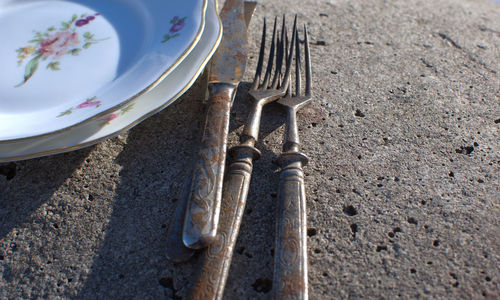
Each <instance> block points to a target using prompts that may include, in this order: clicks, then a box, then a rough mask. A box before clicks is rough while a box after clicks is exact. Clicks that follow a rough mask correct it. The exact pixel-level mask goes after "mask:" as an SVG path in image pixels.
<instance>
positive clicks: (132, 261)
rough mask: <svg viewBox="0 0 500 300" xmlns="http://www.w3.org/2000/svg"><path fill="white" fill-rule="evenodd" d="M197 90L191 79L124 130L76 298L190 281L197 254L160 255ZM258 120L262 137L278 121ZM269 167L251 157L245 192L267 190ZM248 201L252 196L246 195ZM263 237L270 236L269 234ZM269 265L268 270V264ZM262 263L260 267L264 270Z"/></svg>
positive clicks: (190, 142)
mask: <svg viewBox="0 0 500 300" xmlns="http://www.w3.org/2000/svg"><path fill="white" fill-rule="evenodd" d="M248 88H249V85H248V84H242V85H241V87H240V90H239V91H238V95H240V96H238V97H237V98H236V100H235V104H234V107H233V110H232V116H231V119H232V121H231V124H230V131H231V132H232V131H235V130H237V129H238V128H239V127H241V125H242V122H244V120H246V115H247V110H246V104H247V103H248V102H249V100H248V99H247V98H246V94H247V93H246V92H247V90H248ZM201 90H202V89H201V88H200V83H199V82H197V84H195V86H193V88H191V89H190V90H189V91H188V93H187V94H186V95H184V96H183V97H182V98H181V99H180V100H179V101H178V102H176V103H175V104H173V105H172V106H170V107H169V108H168V109H166V110H164V111H163V112H161V113H159V114H158V115H157V116H155V117H153V118H150V119H148V120H146V121H144V122H143V123H142V124H140V125H138V126H137V127H136V128H134V129H133V130H131V131H130V132H129V135H128V139H127V144H126V145H125V146H124V149H123V151H122V152H121V153H120V155H119V156H118V158H117V162H118V163H119V164H120V165H121V166H122V170H121V172H120V186H119V187H118V188H117V190H116V196H115V200H114V207H113V213H112V216H111V218H110V222H109V224H108V226H107V230H106V237H105V239H104V241H103V243H102V244H101V245H102V246H101V247H100V249H96V252H97V256H96V258H95V260H94V262H93V265H92V268H91V271H90V273H89V276H88V278H87V280H86V282H85V285H84V287H83V288H82V290H81V291H80V292H79V294H78V296H77V298H78V299H92V298H103V299H108V298H129V297H132V296H133V297H136V298H141V299H165V298H166V299H180V298H181V297H182V295H184V294H185V293H186V291H187V289H188V288H189V283H190V281H191V280H192V278H193V271H194V270H195V269H196V266H197V256H195V257H194V258H192V259H191V260H190V261H189V262H187V263H183V264H173V263H171V262H169V261H168V260H167V258H166V256H165V253H164V249H165V248H166V235H167V230H168V228H167V227H168V224H169V222H170V216H172V215H173V212H174V210H175V206H176V204H175V202H176V201H177V197H178V196H179V195H180V193H181V191H182V188H183V185H184V181H185V180H186V178H187V177H188V175H189V174H190V172H191V170H192V167H191V165H192V160H193V157H194V156H195V154H196V149H197V147H198V143H199V139H200V135H201V127H202V126H203V122H204V120H203V119H204V106H203V104H202V103H201V101H200V99H203V97H204V93H202V91H201ZM241 95H244V96H241ZM266 114H267V112H266ZM240 120H243V121H240ZM264 122H265V124H264ZM263 124H264V125H263V126H262V130H261V132H262V133H261V137H264V136H266V135H267V134H269V133H270V132H272V131H274V130H275V129H276V128H277V127H278V126H280V125H281V123H280V121H279V118H271V119H269V117H264V120H263ZM259 147H260V149H261V151H262V152H263V155H264V157H266V159H265V160H266V161H271V160H272V158H273V157H274V154H273V153H272V151H270V150H268V149H266V147H265V146H264V147H263V145H259ZM273 168H274V167H273V166H269V165H265V166H264V165H261V164H260V162H257V164H256V166H255V170H254V172H255V175H256V176H255V177H254V179H253V180H252V187H251V189H250V194H253V193H255V192H256V191H257V190H258V189H260V190H262V189H263V188H264V190H265V191H267V193H268V194H271V192H269V190H270V189H274V188H275V186H276V185H277V178H276V180H271V181H269V176H262V174H264V173H266V174H271V175H272V170H273ZM271 177H272V176H271ZM250 200H251V201H257V200H258V199H255V197H253V196H251V195H250V197H249V201H250ZM269 205H274V204H272V203H269V204H266V205H260V204H258V203H253V204H249V206H252V207H262V208H265V209H268V208H269ZM252 210H253V211H254V212H251V213H250V214H248V215H249V217H250V216H252V217H253V216H256V217H259V215H265V213H263V212H262V211H261V209H260V208H259V209H256V208H253V209H252ZM246 219H248V218H246ZM261 221H262V222H264V223H266V225H265V226H264V227H263V228H265V230H266V235H267V236H269V235H270V234H271V233H270V232H269V231H273V230H274V227H273V225H272V224H273V223H272V219H271V218H268V217H267V216H266V219H265V220H261ZM243 223H245V220H243ZM267 223H269V224H267ZM268 225H269V226H268ZM243 227H245V224H243V226H242V228H243ZM243 234H245V235H249V234H251V233H250V232H245V233H243ZM268 243H269V244H272V243H273V239H272V235H270V239H269V241H268ZM266 247H267V248H268V247H269V245H266ZM266 253H268V254H269V253H270V252H269V251H267V252H266ZM269 256H270V254H269ZM271 259H272V258H271ZM254 263H255V265H254V266H253V267H254V268H262V265H261V263H260V262H254ZM244 267H245V266H243V265H241V264H240V265H239V266H235V268H239V269H242V268H244ZM268 268H272V266H271V267H268ZM269 270H271V272H272V269H269ZM269 270H268V269H266V272H267V271H269ZM270 276H272V273H271V275H270Z"/></svg>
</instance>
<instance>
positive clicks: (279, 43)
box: [271, 15, 286, 89]
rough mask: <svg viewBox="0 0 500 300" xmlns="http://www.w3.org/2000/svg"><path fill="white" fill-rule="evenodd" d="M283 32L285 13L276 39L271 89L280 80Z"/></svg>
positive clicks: (284, 30)
mask: <svg viewBox="0 0 500 300" xmlns="http://www.w3.org/2000/svg"><path fill="white" fill-rule="evenodd" d="M285 32H286V25H285V15H283V24H282V26H281V34H280V37H278V40H277V46H278V49H277V51H276V67H275V68H274V78H273V82H272V84H271V87H272V88H273V89H276V88H277V87H278V85H279V84H280V80H281V75H282V73H281V69H282V67H283V56H284V52H285V50H284V46H285V43H284V37H285Z"/></svg>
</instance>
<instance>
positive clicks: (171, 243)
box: [166, 1, 257, 263]
mask: <svg viewBox="0 0 500 300" xmlns="http://www.w3.org/2000/svg"><path fill="white" fill-rule="evenodd" d="M256 5H257V2H254V1H245V3H244V11H245V25H246V28H247V29H248V25H249V24H250V20H251V19H252V16H253V13H254V11H255V7H256ZM191 178H192V177H191V176H189V180H188V181H187V182H186V185H185V186H184V190H183V192H182V195H181V197H180V199H179V201H178V203H177V207H176V210H175V212H174V215H173V216H172V218H171V220H170V226H169V229H168V233H167V249H166V250H167V251H166V252H167V257H168V259H169V260H171V261H173V262H176V263H179V262H184V261H187V260H188V259H189V258H191V257H192V256H193V254H194V252H195V250H193V249H191V248H187V247H186V246H185V245H184V242H183V240H182V238H183V237H182V236H183V226H184V217H185V215H186V207H187V203H188V197H189V195H190V193H189V192H190V189H191Z"/></svg>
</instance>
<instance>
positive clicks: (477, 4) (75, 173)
mask: <svg viewBox="0 0 500 300" xmlns="http://www.w3.org/2000/svg"><path fill="white" fill-rule="evenodd" d="M283 13H286V14H287V15H288V16H289V17H290V18H289V21H290V23H291V16H293V14H295V13H298V18H299V22H300V23H307V25H308V28H309V31H310V37H311V43H312V45H311V51H312V59H313V69H314V91H315V97H314V102H313V104H312V105H311V106H309V107H308V108H306V109H304V110H303V111H302V112H301V113H300V114H299V120H300V124H299V126H300V134H301V136H302V142H303V148H302V149H303V151H304V152H305V153H307V154H308V155H309V156H310V158H311V162H310V164H309V165H308V166H307V167H306V168H305V171H306V174H307V176H306V184H307V198H308V199H307V205H308V226H309V229H308V235H309V237H308V243H309V245H308V246H309V247H308V255H309V263H310V270H309V282H310V298H311V299H346V298H352V299H362V298H372V299H397V298H403V299H414V298H447V299H482V298H486V299H498V298H500V292H499V291H500V268H499V267H498V266H499V265H500V179H499V174H500V143H499V141H500V134H499V128H500V101H499V100H500V99H499V96H500V95H499V90H500V80H499V78H500V77H499V74H498V72H500V65H499V58H500V54H499V53H500V4H499V3H495V2H493V1H488V0H441V1H423V0H421V1H410V0H397V1H388V0H386V1H383V0H369V1H366V0H354V1H346V0H330V1H320V0H300V1H299V0H289V1H271V0H262V1H260V5H259V6H258V8H257V11H256V15H255V19H254V21H253V22H252V25H251V36H250V46H251V58H250V63H249V68H248V70H249V72H247V75H246V81H251V78H252V74H251V73H252V72H251V71H252V70H253V69H254V68H255V65H256V58H257V50H258V49H257V48H258V42H259V36H260V30H261V28H262V19H263V17H264V16H265V17H267V18H268V19H269V18H270V19H272V18H273V16H275V15H282V14H283ZM200 86H201V84H200V83H197V84H196V85H195V86H193V88H192V89H191V90H190V91H189V92H188V93H187V94H186V95H184V96H183V97H182V98H181V99H180V100H179V101H178V102H176V103H175V104H174V105H172V106H171V107H169V108H167V109H166V110H164V111H163V112H161V113H159V114H157V115H155V116H154V117H152V118H150V119H148V120H146V121H145V122H143V123H141V124H140V125H138V126H137V127H135V128H134V129H132V130H131V131H129V132H128V133H127V134H123V135H121V136H119V137H117V138H114V139H112V140H108V141H106V142H103V143H101V144H99V145H96V146H93V147H90V148H87V149H84V150H80V151H75V152H72V153H67V154H62V155H55V156H52V157H46V158H39V159H32V160H28V161H22V162H17V163H16V165H15V166H13V165H3V166H2V168H1V170H2V172H3V173H5V175H6V176H1V177H0V191H1V194H0V271H1V272H0V274H1V277H0V298H2V299H7V298H58V297H60V298H77V299H130V298H136V299H180V298H182V297H183V296H184V295H185V293H186V292H187V290H188V288H189V284H190V281H191V279H192V276H193V272H194V270H195V269H196V266H197V257H195V258H194V259H192V260H191V261H190V262H188V263H185V264H172V263H170V262H169V261H168V260H167V259H166V257H165V254H164V249H165V243H166V232H167V224H168V223H169V218H170V216H171V215H172V213H173V211H174V209H175V202H176V200H177V198H176V197H178V195H179V194H180V192H181V189H182V186H183V182H184V180H185V179H186V177H187V176H188V173H189V169H190V164H191V163H190V160H191V158H192V157H193V155H194V153H195V149H196V145H197V143H198V140H199V136H200V124H201V122H202V119H203V115H204V113H203V111H204V107H203V105H202V103H201V102H200V101H199V100H200V99H201V98H202V97H203V95H204V91H202V90H201V88H200ZM248 86H249V85H248V84H243V85H242V87H241V88H240V92H241V93H240V94H239V96H238V98H237V99H236V103H235V107H234V111H233V113H232V117H233V118H232V123H231V137H230V144H231V145H234V144H235V143H236V142H237V136H238V133H239V132H241V129H242V128H241V126H242V124H243V122H244V120H245V118H246V108H247V106H246V105H247V103H248V99H247V98H246V96H245V95H244V92H245V90H247V89H248ZM284 119H285V115H284V114H283V113H282V111H281V110H280V107H279V106H277V105H269V107H267V108H266V109H265V111H264V116H263V123H262V128H261V142H260V143H259V144H258V148H259V149H260V150H261V151H262V152H263V157H262V159H261V160H259V161H257V162H256V163H255V169H254V177H253V179H252V185H251V188H250V192H249V198H248V203H247V208H246V212H245V216H244V220H243V224H242V227H241V231H240V237H239V240H238V243H237V245H236V251H235V254H234V259H233V264H232V267H231V270H230V276H229V279H228V283H227V287H226V293H225V298H226V299H267V298H270V295H271V292H270V289H271V285H272V281H271V280H272V272H273V267H272V265H273V248H274V217H273V213H274V212H273V210H274V208H275V201H276V190H277V185H278V173H277V169H276V168H275V167H274V165H273V164H272V161H273V159H275V158H276V157H277V155H278V154H279V152H280V145H281V141H282V139H283V122H284ZM9 168H10V169H9ZM12 168H15V174H14V169H12ZM9 170H10V171H9ZM7 175H10V176H7ZM7 177H9V178H11V177H12V178H11V179H7Z"/></svg>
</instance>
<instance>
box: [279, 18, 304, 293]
mask: <svg viewBox="0 0 500 300" xmlns="http://www.w3.org/2000/svg"><path fill="white" fill-rule="evenodd" d="M294 35H295V38H296V39H297V41H298V40H299V37H298V31H297V30H295V32H294ZM304 35H305V38H304V44H305V46H304V48H305V54H304V56H305V73H306V74H305V79H306V86H305V93H301V74H300V63H301V62H300V45H299V43H296V47H295V51H296V52H295V56H296V60H295V61H296V70H295V77H296V80H295V95H293V96H292V89H291V85H290V86H289V91H288V95H287V96H285V97H284V98H282V99H280V100H279V101H278V103H280V104H281V105H283V107H284V108H285V109H286V111H287V122H286V136H285V142H284V145H283V152H282V153H281V155H280V156H279V158H278V164H279V166H280V167H281V172H280V182H279V189H278V205H277V226H276V249H275V257H274V280H273V290H274V298H275V299H307V298H308V292H307V285H308V284H307V236H306V227H307V221H306V194H305V189H304V173H303V171H302V167H303V166H304V165H306V164H307V161H308V158H307V156H306V155H305V154H303V153H302V152H300V151H299V131H298V127H297V111H298V110H299V109H300V108H302V107H304V106H305V105H306V104H308V103H310V102H311V99H312V93H311V58H310V55H309V40H308V36H307V29H306V27H305V26H304Z"/></svg>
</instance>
